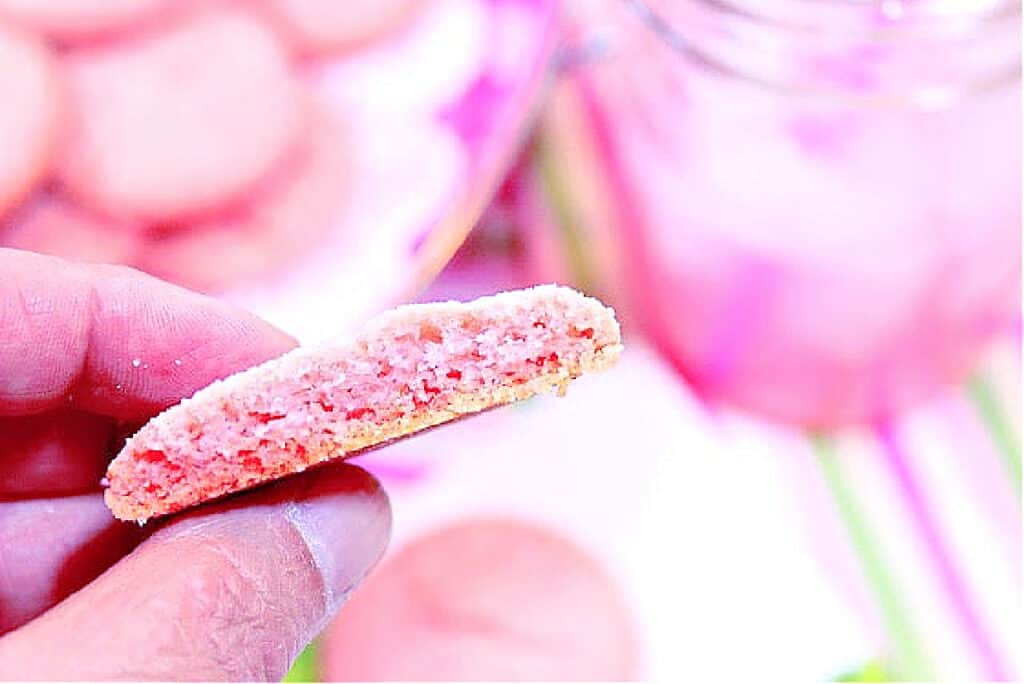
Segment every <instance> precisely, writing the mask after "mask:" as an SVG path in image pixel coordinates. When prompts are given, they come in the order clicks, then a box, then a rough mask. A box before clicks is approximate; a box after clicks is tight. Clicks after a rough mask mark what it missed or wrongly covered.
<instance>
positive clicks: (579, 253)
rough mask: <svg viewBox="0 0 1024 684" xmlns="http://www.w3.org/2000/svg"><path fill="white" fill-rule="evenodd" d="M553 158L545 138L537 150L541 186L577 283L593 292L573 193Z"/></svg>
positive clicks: (591, 274) (591, 270)
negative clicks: (567, 186) (572, 196)
mask: <svg viewBox="0 0 1024 684" xmlns="http://www.w3.org/2000/svg"><path fill="white" fill-rule="evenodd" d="M551 157H552V153H551V149H550V147H549V146H548V145H545V144H544V139H543V138H541V139H540V141H539V143H538V144H537V146H536V164H537V170H538V172H539V175H540V179H541V181H542V183H541V185H542V187H543V188H544V193H545V194H546V195H547V198H548V205H549V206H550V208H551V209H552V211H553V212H554V220H555V225H556V226H557V228H558V231H559V232H560V233H561V237H562V242H563V244H564V245H565V249H566V256H567V257H568V259H569V270H570V272H571V273H572V276H573V279H574V280H575V281H576V284H577V285H578V286H579V287H580V288H582V289H583V290H587V291H589V290H590V288H592V287H593V286H594V269H593V265H592V264H591V263H590V260H589V259H588V258H587V255H586V249H585V248H584V245H583V243H584V240H583V235H582V234H581V230H580V227H579V220H578V219H577V217H576V215H575V212H574V211H573V208H572V205H573V201H572V198H571V196H570V194H571V193H570V192H569V190H568V189H567V188H566V187H565V184H564V183H563V182H562V178H561V177H560V174H559V172H558V171H557V170H556V164H555V163H554V160H553V159H552V158H551Z"/></svg>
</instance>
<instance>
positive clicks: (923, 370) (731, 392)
mask: <svg viewBox="0 0 1024 684" xmlns="http://www.w3.org/2000/svg"><path fill="white" fill-rule="evenodd" d="M577 10H578V12H579V14H580V17H581V21H582V23H583V25H584V26H587V27H590V28H594V27H602V28H604V29H608V28H609V27H613V30H614V32H613V33H612V34H611V35H610V36H609V37H610V38H612V40H611V42H610V43H609V45H610V46H611V47H610V50H609V51H608V52H607V54H606V55H605V57H604V58H603V59H601V60H597V61H596V62H595V63H594V64H592V65H591V66H589V67H588V68H586V69H582V70H579V71H578V72H577V73H578V76H577V80H578V82H579V84H580V86H581V89H582V90H583V91H584V92H585V93H586V95H587V97H588V98H589V99H590V100H591V104H593V105H595V106H594V107H593V109H594V110H596V111H599V112H603V113H604V115H605V123H606V125H605V126H604V129H605V132H606V134H607V135H606V140H605V143H606V145H607V147H608V149H607V150H606V152H607V154H608V155H609V157H610V158H611V159H614V161H615V163H614V166H615V167H616V169H617V177H616V178H615V181H616V185H617V188H618V190H619V193H618V194H619V195H620V197H619V199H620V205H621V206H620V208H621V210H622V212H621V213H622V218H623V229H624V231H626V235H627V237H628V238H629V239H628V240H626V244H627V245H628V247H629V254H630V260H631V263H630V269H629V270H630V280H631V282H632V286H633V289H634V290H635V293H636V295H637V296H636V297H635V299H636V301H639V302H642V303H643V307H642V308H643V311H642V314H643V318H644V320H645V322H646V324H647V326H646V327H647V330H648V332H649V333H650V335H651V336H652V337H653V338H654V340H655V341H656V342H657V343H658V344H659V346H660V347H661V348H662V350H663V351H664V352H665V353H666V354H667V355H668V357H669V358H670V359H671V360H672V362H673V363H674V364H675V365H676V366H677V367H678V368H679V369H680V370H681V371H682V372H683V373H684V374H685V375H686V376H687V377H688V378H689V379H690V380H691V381H692V382H693V384H694V386H695V388H696V389H697V390H698V391H700V392H702V393H703V394H704V395H706V396H707V397H709V398H711V399H714V400H724V401H727V402H729V403H731V404H734V405H738V406H741V407H744V408H746V409H750V410H753V411H756V412H759V413H761V414H765V415H768V416H770V417H773V418H777V419H783V420H786V421H789V422H793V423H796V424H800V425H805V426H810V427H830V426H836V425H845V424H851V423H859V422H864V421H870V420H875V419H880V418H883V417H886V416H889V415H892V414H893V413H894V412H897V411H899V410H901V409H903V408H904V407H906V406H907V405H909V404H910V403H912V402H914V401H916V400H919V399H920V398H922V397H924V396H926V395H927V394H928V393H929V392H932V391H934V390H935V389H936V388H937V387H938V386H940V385H942V384H944V383H949V382H951V381H954V380H957V379H960V378H962V377H963V376H964V375H965V374H966V373H967V372H969V370H970V369H971V367H972V364H973V362H974V361H976V359H977V355H978V353H979V351H980V350H981V349H982V348H983V346H984V345H985V343H986V342H987V341H988V340H989V339H990V338H991V337H992V336H993V335H995V334H998V333H999V332H1002V331H1007V330H1012V329H1014V328H1016V327H1017V326H1019V317H1020V255H1021V245H1020V229H1021V194H1020V192H1021V156H1020V155H1021V99H1020V98H1021V95H1020V66H1021V64H1020V44H1021V43H1020V4H1019V3H1017V2H1004V1H994V2H987V3H986V2H981V1H979V0H974V1H973V2H967V1H966V0H964V1H942V0H934V1H929V0H919V1H914V2H911V1H910V0H907V1H906V2H901V1H900V0H883V1H881V2H856V1H854V0H829V1H820V0H819V1H816V2H811V1H809V0H775V1H774V2H768V1H767V0H742V2H741V0H676V1H669V0H661V1H658V2H650V3H643V2H640V1H639V0H627V1H625V2H621V3H606V4H603V5H602V7H601V8H600V9H597V8H596V7H595V6H594V5H590V6H583V5H582V4H581V5H580V6H578V7H577ZM598 13H600V15H598Z"/></svg>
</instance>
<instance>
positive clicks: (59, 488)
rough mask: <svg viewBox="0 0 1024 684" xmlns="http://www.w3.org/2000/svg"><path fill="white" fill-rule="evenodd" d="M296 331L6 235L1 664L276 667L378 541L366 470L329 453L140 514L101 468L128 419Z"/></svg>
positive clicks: (120, 669) (378, 497) (224, 673)
mask: <svg viewBox="0 0 1024 684" xmlns="http://www.w3.org/2000/svg"><path fill="white" fill-rule="evenodd" d="M292 346H294V341H293V340H292V339H290V338H289V337H287V336H286V335H284V334H283V333H281V332H279V331H277V330H275V329H274V328H272V327H271V326H270V325H268V324H266V323H264V322H262V321H260V320H259V319H257V318H255V317H254V316H251V315H249V314H246V313H244V312H242V311H239V310H236V309H233V308H231V307H230V306H228V305H226V304H223V303H220V302H217V301H214V300H212V299H208V298H205V297H202V296H200V295H197V294H194V293H191V292H188V291H186V290H182V289H179V288H176V287H173V286H171V285H168V284H166V283H163V282H160V281H158V280H155V279H153V278H150V277H147V276H145V275H142V274H140V273H138V272H135V271H132V270H130V269H126V268H120V267H107V266H80V265H75V264H71V263H68V262H65V261H61V260H59V259H53V258H49V257H42V256H38V255H35V254H31V253H28V252H18V251H14V250H7V249H0V634H3V633H5V632H6V634H5V635H4V636H2V637H0V678H3V679H11V678H14V679H64V680H69V679H93V680H105V679H135V680H151V679H165V680H167V679H175V680H180V679H192V680H195V679H205V680H220V679H247V680H265V679H274V680H280V678H281V677H282V676H283V675H284V674H285V672H286V671H287V669H288V667H289V666H290V664H291V662H292V660H293V659H294V658H295V656H296V655H298V653H299V651H300V650H301V649H302V648H303V647H304V646H305V645H306V643H307V642H308V641H309V640H310V639H312V638H313V637H314V636H315V635H316V634H317V633H318V632H319V630H320V629H321V628H322V627H323V626H324V625H325V623H326V622H327V620H328V619H329V618H330V617H331V616H332V615H333V613H334V612H335V610H336V609H337V608H338V607H339V605H340V604H341V602H342V601H343V600H344V598H345V596H346V595H347V594H348V593H349V592H350V591H351V590H352V589H353V588H354V587H355V586H356V585H357V584H358V583H359V581H360V580H361V579H362V578H363V576H364V575H365V574H366V573H367V572H368V571H369V569H370V568H371V567H372V566H373V564H374V563H375V562H376V561H377V559H378V558H379V557H380V555H381V554H382V553H383V550H384V547H385V545H386V543H387V538H388V535H389V531H390V520H391V518H390V509H389V506H388V501H387V498H386V496H385V495H384V494H383V492H382V491H381V489H380V487H379V485H378V484H377V482H376V481H375V480H374V479H373V478H372V477H371V476H370V475H369V474H367V473H366V472H365V471H363V470H361V469H359V468H356V467H354V466H350V465H336V466H330V467H326V468H320V469H317V470H314V471H311V472H309V473H306V474H304V475H300V476H296V477H291V478H288V479H287V480H285V481H282V482H279V483H276V484H273V485H271V486H267V487H263V488H261V489H259V490H256V491H253V492H251V493H248V494H244V495H241V496H238V497H234V498H232V499H231V500H230V501H229V502H225V503H220V504H215V505H210V506H204V507H202V508H199V509H197V510H195V511H193V512H190V513H186V514H183V515H180V516H175V517H172V518H169V519H167V520H166V521H163V522H161V521H154V522H151V523H150V524H149V525H147V526H146V527H145V528H143V529H141V530H140V529H139V528H138V527H137V526H135V525H133V524H127V523H120V522H117V521H115V520H114V519H113V518H112V517H111V515H110V512H109V511H108V510H107V509H106V507H105V506H104V505H103V501H102V496H101V492H100V487H99V482H100V478H101V477H102V473H103V470H104V468H105V466H106V462H107V460H108V459H109V457H110V454H109V452H108V449H109V446H110V445H111V444H112V443H113V442H114V441H115V440H116V438H117V436H118V431H119V429H122V428H123V426H124V425H126V424H127V425H129V426H137V425H138V424H140V423H141V422H143V421H144V420H145V419H147V418H148V417H149V416H151V415H153V414H154V413H155V412H157V411H159V410H161V409H163V408H164V407H166V406H169V405H171V404H173V403H175V402H177V401H178V400H180V399H181V398H182V397H185V396H188V395H190V394H191V393H192V392H194V391H195V390H197V389H199V388H200V387H203V386H204V385H207V384H209V383H210V382H211V381H212V380H214V379H216V378H219V377H223V376H225V375H227V374H229V373H231V372H234V371H237V370H240V369H242V368H246V367H248V366H251V365H254V364H256V363H259V362H260V361H263V360H265V359H268V358H271V357H274V356H277V355H279V354H281V353H282V352H284V351H286V350H287V349H289V348H290V347H292ZM133 548H134V550H132V549H133ZM129 552H130V553H129ZM125 554H127V555H125ZM101 573H102V574H101ZM44 611H45V612H44Z"/></svg>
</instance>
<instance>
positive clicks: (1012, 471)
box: [967, 373, 1021, 498]
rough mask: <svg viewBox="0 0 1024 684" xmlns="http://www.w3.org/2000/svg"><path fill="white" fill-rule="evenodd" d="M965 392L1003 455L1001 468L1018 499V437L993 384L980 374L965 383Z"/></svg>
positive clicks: (1019, 492)
mask: <svg viewBox="0 0 1024 684" xmlns="http://www.w3.org/2000/svg"><path fill="white" fill-rule="evenodd" d="M967 387H968V392H969V393H970V396H971V400H972V401H973V402H974V407H975V408H976V409H977V410H978V414H979V415H980V416H981V420H982V421H983V422H984V423H985V427H987V428H988V431H989V434H990V435H991V436H992V441H994V442H995V444H996V448H997V449H998V450H999V454H1000V456H1002V461H1003V467H1004V468H1006V473H1007V475H1009V476H1010V479H1011V480H1012V481H1013V484H1014V491H1016V492H1017V498H1020V496H1021V464H1020V462H1021V458H1020V450H1021V446H1020V436H1019V435H1018V434H1017V433H1016V432H1015V431H1014V429H1013V427H1012V425H1011V424H1010V421H1009V420H1007V419H1006V414H1005V413H1004V412H1003V409H1002V406H1000V405H999V398H998V397H997V396H996V390H995V387H993V385H992V381H991V380H989V379H988V378H987V377H985V375H984V374H982V373H979V374H977V375H976V376H974V378H972V379H971V382H970V383H969V384H968V386H967Z"/></svg>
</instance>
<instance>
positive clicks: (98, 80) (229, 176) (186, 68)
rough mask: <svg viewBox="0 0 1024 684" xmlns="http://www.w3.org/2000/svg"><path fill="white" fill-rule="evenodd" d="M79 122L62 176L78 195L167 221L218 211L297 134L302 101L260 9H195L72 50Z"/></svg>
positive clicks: (111, 209) (113, 210) (108, 208)
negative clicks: (127, 35)
mask: <svg viewBox="0 0 1024 684" xmlns="http://www.w3.org/2000/svg"><path fill="white" fill-rule="evenodd" d="M67 67H68V69H67V71H68V74H69V78H70V89H71V95H72V102H71V104H72V106H73V110H74V112H75V115H76V116H75V119H74V120H73V121H72V124H73V125H72V131H71V135H69V136H68V147H67V150H66V153H65V155H64V158H63V160H62V164H61V168H60V177H61V180H62V181H63V182H64V183H65V184H66V185H67V187H68V189H69V191H71V192H72V193H73V194H74V195H75V196H76V197H77V198H78V199H80V200H81V201H83V203H88V204H90V205H91V206H93V207H94V208H96V209H99V210H102V211H105V212H107V213H110V214H113V215H116V216H121V217H129V218H137V219H147V220H152V221H161V220H169V219H175V218H180V217H182V216H193V215H195V214H197V213H202V212H208V211H210V210H215V209H219V208H221V207H222V206H224V205H225V204H226V203H228V202H231V201H233V200H237V199H239V198H240V197H241V196H242V195H243V194H244V193H245V192H246V191H247V190H249V189H250V188H252V187H253V186H254V185H255V184H256V183H257V182H258V181H260V180H261V179H263V178H264V177H265V176H266V175H267V173H268V172H269V171H270V170H271V169H272V168H273V167H274V165H275V164H276V163H277V162H278V161H279V160H280V159H282V158H283V156H284V155H285V154H286V153H287V151H288V150H289V149H290V148H291V146H292V144H293V143H294V142H295V141H296V140H297V138H298V134H299V132H300V130H301V123H302V118H303V111H304V105H303V99H302V97H301V92H300V88H299V86H298V83H297V81H296V79H295V78H294V77H293V75H292V73H291V70H290V66H289V64H288V58H287V55H286V54H285V50H284V47H283V46H282V45H280V44H279V41H278V40H277V37H276V35H275V34H274V32H273V31H272V30H271V29H270V28H269V27H267V26H266V25H265V24H264V23H263V22H261V21H260V20H259V19H258V18H257V17H255V16H250V15H249V14H248V13H246V12H244V11H241V10H240V9H235V8H231V7H216V6H212V7H209V8H205V9H203V10H196V11H193V12H191V13H189V14H188V15H187V16H184V17H183V18H181V19H180V20H178V21H176V22H175V23H174V24H173V25H172V26H170V27H168V28H166V29H165V30H162V31H159V32H156V33H148V32H147V33H145V34H142V35H140V36H136V37H133V38H131V39H126V40H123V41H118V42H117V43H113V44H104V45H103V46H102V47H96V48H90V49H84V50H77V51H75V52H73V53H72V54H71V56H70V57H69V58H68V60H67Z"/></svg>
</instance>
